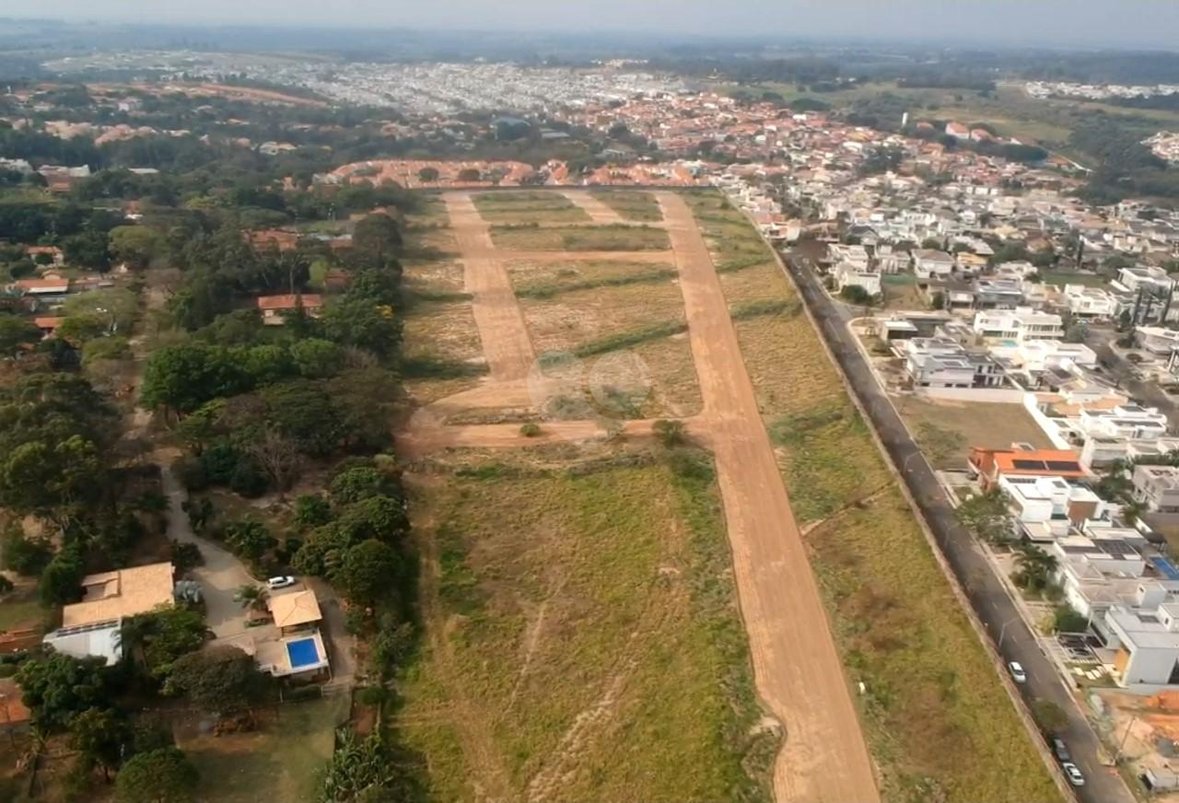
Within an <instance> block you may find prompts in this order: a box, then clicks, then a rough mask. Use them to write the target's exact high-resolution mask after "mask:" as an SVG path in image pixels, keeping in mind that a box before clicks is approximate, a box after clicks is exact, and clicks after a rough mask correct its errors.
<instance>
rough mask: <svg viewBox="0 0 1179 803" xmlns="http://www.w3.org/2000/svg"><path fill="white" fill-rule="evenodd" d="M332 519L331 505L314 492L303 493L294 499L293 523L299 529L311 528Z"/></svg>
mask: <svg viewBox="0 0 1179 803" xmlns="http://www.w3.org/2000/svg"><path fill="white" fill-rule="evenodd" d="M331 520H332V506H331V505H330V504H329V503H328V500H326V499H324V498H323V497H322V496H318V495H315V494H303V495H302V496H300V497H299V498H298V499H296V500H295V524H297V525H298V526H299V527H300V529H312V528H314V527H319V526H320V525H322V524H327V523H328V522H329V521H331Z"/></svg>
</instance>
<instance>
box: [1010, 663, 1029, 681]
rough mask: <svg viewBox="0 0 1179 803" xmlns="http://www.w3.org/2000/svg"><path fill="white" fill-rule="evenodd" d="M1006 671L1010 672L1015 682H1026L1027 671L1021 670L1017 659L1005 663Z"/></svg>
mask: <svg viewBox="0 0 1179 803" xmlns="http://www.w3.org/2000/svg"><path fill="white" fill-rule="evenodd" d="M1007 671H1009V672H1010V673H1011V677H1013V678H1015V682H1016V683H1027V681H1028V673H1027V672H1025V671H1023V666H1022V665H1021V664H1020V663H1019V661H1012V662H1011V663H1009V664H1007Z"/></svg>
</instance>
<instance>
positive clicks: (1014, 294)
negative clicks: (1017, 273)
mask: <svg viewBox="0 0 1179 803" xmlns="http://www.w3.org/2000/svg"><path fill="white" fill-rule="evenodd" d="M1022 303H1023V288H1022V286H1021V284H1020V282H1018V281H1013V280H1011V279H976V280H975V282H974V308H975V309H1005V310H1013V309H1015V308H1016V307H1018V306H1019V305H1020V304H1022Z"/></svg>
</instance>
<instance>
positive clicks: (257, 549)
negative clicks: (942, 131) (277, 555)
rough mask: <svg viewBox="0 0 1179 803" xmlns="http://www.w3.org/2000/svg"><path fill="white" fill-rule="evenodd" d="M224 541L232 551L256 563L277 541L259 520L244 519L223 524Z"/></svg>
mask: <svg viewBox="0 0 1179 803" xmlns="http://www.w3.org/2000/svg"><path fill="white" fill-rule="evenodd" d="M225 543H226V544H228V545H229V548H230V549H232V550H233V553H234V554H235V555H237V556H239V557H241V558H243V559H245V560H247V561H249V562H250V563H257V562H258V561H260V560H262V556H263V555H265V554H266V553H267V552H268V551H269V550H271V549H273V548H274V546H275V545H276V544H277V543H278V542H277V541H275V540H274V538H273V537H272V536H271V535H270V531H269V530H267V529H266V525H265V524H263V523H262V522H259V521H253V520H250V519H244V520H242V521H235V522H232V523H230V524H227V525H225Z"/></svg>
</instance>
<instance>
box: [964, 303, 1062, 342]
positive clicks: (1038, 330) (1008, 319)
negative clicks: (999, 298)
mask: <svg viewBox="0 0 1179 803" xmlns="http://www.w3.org/2000/svg"><path fill="white" fill-rule="evenodd" d="M974 331H975V333H976V334H978V335H979V336H980V337H984V338H988V339H994V340H1014V341H1016V342H1023V341H1024V340H1059V339H1060V338H1062V337H1064V322H1063V320H1062V319H1061V317H1060V316H1059V315H1057V314H1056V313H1053V312H1041V311H1040V310H1037V309H1033V308H1031V307H1016V308H1015V309H1013V310H984V311H981V312H978V313H976V314H975V316H974Z"/></svg>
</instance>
